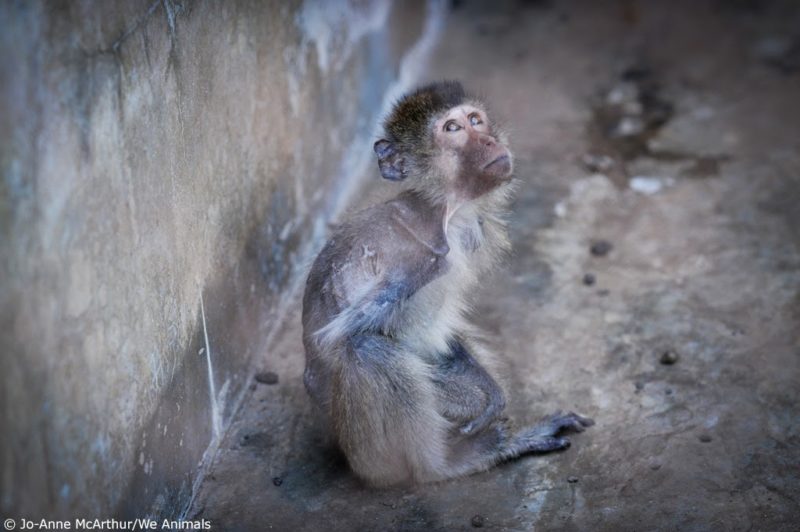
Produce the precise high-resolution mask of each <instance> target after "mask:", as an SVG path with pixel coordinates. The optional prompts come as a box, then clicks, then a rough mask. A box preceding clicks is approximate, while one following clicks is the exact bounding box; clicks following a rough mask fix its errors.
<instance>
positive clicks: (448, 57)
mask: <svg viewBox="0 0 800 532" xmlns="http://www.w3.org/2000/svg"><path fill="white" fill-rule="evenodd" d="M792 4H793V3H792V2H785V3H778V2H776V3H764V2H692V3H689V2H679V3H675V2H669V3H668V2H636V1H632V0H631V1H623V2H570V3H563V4H562V3H558V2H527V3H491V4H490V3H477V2H476V3H469V2H454V3H453V5H454V8H453V11H452V14H451V17H450V19H449V23H448V25H447V28H446V30H445V32H444V35H443V36H442V40H441V43H440V45H439V47H438V49H437V51H436V53H435V57H434V58H433V62H432V65H431V69H430V78H431V79H440V78H445V77H447V78H449V77H453V78H459V79H462V80H464V81H465V83H466V84H467V85H468V86H470V87H472V88H477V89H478V90H479V91H480V92H481V93H482V94H483V95H484V96H485V98H486V100H487V101H488V102H489V103H490V105H491V106H492V108H493V109H494V111H495V114H497V115H499V116H501V117H504V118H505V119H506V124H507V126H508V129H509V130H510V131H511V134H512V137H513V139H514V148H515V152H516V155H517V175H518V177H519V178H520V181H521V183H520V187H519V194H518V199H517V201H516V202H515V204H514V207H513V211H514V212H513V216H512V227H511V231H512V236H513V240H514V245H515V253H514V255H513V256H512V257H511V258H510V260H509V261H508V264H507V266H506V268H505V269H503V270H502V271H500V272H498V274H497V275H496V277H495V278H494V279H493V280H492V281H491V282H487V283H486V285H485V286H484V287H483V288H482V290H481V292H480V294H478V301H479V305H478V311H477V312H476V315H477V316H478V321H479V322H480V323H481V324H482V325H483V326H484V327H485V328H486V329H487V330H488V331H489V332H490V333H491V334H492V335H493V336H494V337H495V341H494V343H495V346H496V348H497V349H498V350H499V351H500V352H501V353H502V355H503V360H504V363H505V370H506V373H507V375H508V376H509V377H508V388H509V392H510V398H509V411H510V413H511V415H512V416H513V417H514V418H515V419H516V420H517V421H518V422H519V423H520V424H523V423H528V422H533V421H535V420H536V419H538V418H539V417H540V416H542V415H544V414H547V413H550V412H553V411H555V410H558V409H575V410H576V411H580V412H584V413H586V414H588V415H590V416H592V417H594V418H595V420H596V421H597V425H596V426H595V427H593V428H592V429H590V430H588V431H587V432H585V433H583V434H581V435H576V436H574V437H573V438H572V440H573V445H572V448H571V449H569V450H568V451H566V452H563V453H557V454H549V455H543V456H531V457H527V458H524V459H521V460H518V461H516V462H513V463H509V464H505V465H503V466H501V467H498V468H497V469H494V470H492V471H489V472H487V473H484V474H480V475H475V476H472V477H469V478H464V479H461V480H457V481H453V482H448V483H444V484H438V485H430V486H422V487H418V488H416V489H390V490H371V489H368V488H364V487H362V486H361V485H360V484H359V483H358V481H357V480H355V479H354V478H353V476H352V475H351V474H350V473H349V472H348V470H347V468H346V465H345V464H344V462H343V460H342V458H341V456H340V455H339V454H338V453H337V452H336V451H335V450H333V449H331V448H330V446H329V445H328V444H327V443H326V441H327V440H326V437H325V435H324V434H323V433H322V432H321V431H320V429H318V428H317V425H316V424H315V419H314V415H313V412H312V410H311V405H310V403H309V401H308V400H307V398H306V396H305V392H304V390H303V386H302V381H301V373H302V369H303V351H302V345H301V341H300V325H299V323H300V320H299V302H298V304H297V305H295V307H294V309H293V311H292V312H291V314H290V316H289V317H288V319H287V323H286V325H285V328H284V330H283V331H282V334H281V335H280V337H279V339H278V340H277V342H276V345H275V346H274V349H273V350H272V352H271V353H269V354H268V355H267V356H265V359H264V360H263V363H262V368H261V369H263V370H266V371H271V372H275V373H277V374H278V376H279V378H280V380H279V382H278V383H277V384H275V385H264V384H258V385H255V386H254V387H253V389H252V391H251V393H250V395H249V397H248V399H247V400H246V401H245V404H244V406H243V408H242V410H241V411H240V413H239V415H238V416H237V418H236V420H235V422H234V423H233V426H232V428H231V430H230V431H229V433H228V435H227V437H226V438H225V440H224V441H223V443H222V445H221V448H220V450H219V452H218V454H217V456H216V458H215V461H214V464H213V467H212V469H211V472H210V474H209V476H208V477H207V478H206V480H205V482H204V483H203V485H202V487H201V489H200V492H199V494H198V497H197V499H196V504H195V506H194V508H193V510H192V514H193V515H196V516H198V517H200V516H202V517H205V518H207V519H210V520H211V521H212V524H213V526H214V529H220V530H465V529H470V528H472V527H473V524H472V518H473V516H476V515H479V516H481V517H482V518H483V528H487V529H494V530H532V529H537V530H554V529H558V530H797V529H798V527H800V479H798V475H800V416H799V415H798V405H800V58H798V55H800V41H798V39H800V34H798V32H797V30H798V28H800V13H798V11H800V9H798V7H796V4H795V5H794V6H793V5H792ZM792 39H794V41H792ZM626 98H627V100H626ZM654 102H655V103H654ZM609 106H610V107H613V108H614V109H616V110H617V111H619V113H618V115H616V116H613V115H614V113H613V112H611V115H612V117H611V118H610V119H609V118H608V116H609V112H607V111H609ZM614 106H616V107H614ZM614 109H611V111H614ZM620 109H622V110H621V111H620ZM653 109H655V111H653ZM651 111H652V113H651ZM620 113H621V114H620ZM648 113H651V114H650V115H648ZM654 116H655V118H653V117H654ZM598 117H605V118H603V120H598ZM625 119H634V120H633V125H632V126H631V124H630V123H629V124H627V125H626V126H624V127H623V126H621V122H622V121H623V120H625ZM636 119H640V120H639V123H638V124H639V125H638V126H637V123H636ZM609 120H610V121H609ZM628 121H629V122H630V120H628ZM640 126H641V127H640ZM637 127H639V129H637ZM615 128H617V129H619V128H622V129H623V130H624V131H622V132H620V131H618V130H617V129H615ZM625 128H627V129H625ZM621 133H624V134H623V135H621V136H620V134H621ZM625 135H628V137H626V136H625ZM631 140H632V141H634V142H633V144H635V146H634V149H627V148H629V147H630V145H629V144H630V143H628V145H626V144H625V143H626V142H628V141H631ZM626 146H627V147H626ZM587 155H592V156H599V155H606V156H607V157H608V158H607V159H601V160H599V162H598V159H597V158H595V159H591V158H588V159H587V158H585V156H587ZM587 165H588V166H589V167H591V168H590V169H587ZM376 175H377V173H376ZM636 177H644V178H645V179H643V180H642V179H638V180H636V179H633V178H636ZM632 185H633V186H634V188H636V190H634V189H632V188H631V186H632ZM375 186H376V187H381V188H383V189H384V190H390V191H391V190H392V189H391V184H388V183H387V184H377V183H376V185H375ZM598 240H604V241H607V242H608V243H610V244H611V246H612V247H611V249H610V251H609V252H608V253H607V254H605V255H602V256H598V255H594V254H592V253H591V252H590V247H591V246H592V243H595V242H596V241H598ZM586 274H591V276H593V278H592V277H589V278H586ZM592 281H594V282H593V283H592ZM665 353H669V354H668V355H666V357H667V358H669V357H673V358H672V360H665V361H667V362H672V361H674V363H672V364H664V363H662V361H661V359H662V357H664V356H665ZM674 357H677V360H674ZM570 477H574V478H570ZM568 478H569V479H570V480H572V482H569V481H568Z"/></svg>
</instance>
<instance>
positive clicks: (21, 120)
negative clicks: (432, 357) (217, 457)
mask: <svg viewBox="0 0 800 532" xmlns="http://www.w3.org/2000/svg"><path fill="white" fill-rule="evenodd" d="M438 16H439V15H437V7H436V6H435V5H434V6H433V7H431V6H426V5H425V4H422V3H420V2H418V3H406V2H404V3H403V5H402V6H398V5H392V4H391V3H390V2H388V1H381V0H375V1H368V2H363V1H356V0H352V1H351V2H349V3H348V2H323V1H321V0H320V1H319V2H306V3H304V4H301V3H299V2H261V1H255V0H254V1H252V2H244V1H243V2H211V1H208V2H203V1H198V2H184V3H178V2H175V1H171V0H164V1H158V2H153V1H152V0H146V1H130V2H89V1H78V2H63V3H60V2H17V3H8V2H5V3H3V4H2V6H0V57H2V63H0V171H2V179H0V257H2V262H1V263H0V350H1V351H0V362H1V363H2V371H1V373H0V375H1V376H0V379H1V380H2V392H0V401H1V402H0V420H2V432H3V434H2V438H0V466H1V470H2V473H1V474H2V478H0V488H1V489H2V497H1V498H0V510H1V511H2V512H1V513H2V514H3V515H5V516H9V515H10V516H19V517H27V518H41V517H45V516H48V517H68V516H78V517H103V516H109V515H114V514H118V515H134V516H143V515H145V514H147V513H150V514H152V515H176V514H178V513H179V512H180V511H181V509H182V508H183V507H184V506H185V504H186V503H187V501H188V499H189V497H190V494H191V489H192V481H193V479H195V478H196V475H197V471H198V470H197V467H198V464H199V463H200V462H201V459H202V457H203V454H204V453H206V452H207V450H209V449H210V451H213V448H214V447H213V444H214V442H215V441H216V436H218V435H219V434H220V432H221V431H224V428H225V425H226V421H227V420H228V419H229V417H230V415H231V413H232V411H233V410H234V409H235V407H236V405H237V403H238V401H239V399H240V397H241V396H242V390H246V386H247V384H248V379H249V377H250V368H251V367H252V366H253V363H254V361H255V360H257V359H258V357H267V358H268V357H270V356H272V354H271V353H270V352H269V338H270V333H271V332H272V331H274V330H275V327H276V326H277V325H278V322H279V320H280V317H281V308H282V302H284V301H285V300H286V298H287V297H289V295H290V294H291V293H292V291H293V290H296V289H297V287H298V286H300V282H301V281H302V270H303V264H304V261H306V260H307V259H308V256H309V254H310V253H313V250H314V249H315V248H316V247H317V246H318V245H319V244H320V242H321V239H322V238H323V237H324V233H325V227H326V224H327V222H328V221H329V219H330V217H331V216H332V215H334V214H335V212H336V211H337V209H338V208H339V206H340V205H341V204H342V202H343V201H345V200H346V199H347V197H348V195H349V193H350V191H352V190H354V188H353V184H354V183H357V181H356V178H357V175H358V173H359V169H360V168H361V165H362V164H363V163H364V161H368V160H369V159H370V157H371V151H370V150H371V140H372V138H371V135H372V133H373V131H374V130H373V128H374V126H375V124H376V122H377V120H378V117H379V115H380V113H381V109H382V107H383V106H385V103H386V100H387V97H388V98H391V95H392V94H393V93H396V92H397V91H398V90H399V89H400V88H401V87H402V86H403V85H404V83H407V82H408V81H409V79H410V78H411V77H413V73H411V72H410V71H408V67H409V66H410V65H412V64H413V63H414V62H417V61H418V60H419V56H420V54H422V53H424V45H425V43H429V42H430V40H431V38H432V32H433V31H434V30H435V24H433V23H432V22H431V21H432V20H434V19H435V18H436V17H438ZM420 39H421V41H420ZM415 43H416V45H417V46H416V47H414V45H415ZM409 50H411V53H412V54H413V55H412V56H410V57H406V62H405V63H403V62H402V60H403V58H404V56H406V54H407V53H409ZM404 65H405V67H404ZM398 78H401V79H400V80H399V81H398ZM291 356H302V353H293V354H291ZM209 445H211V447H209ZM207 454H208V453H207Z"/></svg>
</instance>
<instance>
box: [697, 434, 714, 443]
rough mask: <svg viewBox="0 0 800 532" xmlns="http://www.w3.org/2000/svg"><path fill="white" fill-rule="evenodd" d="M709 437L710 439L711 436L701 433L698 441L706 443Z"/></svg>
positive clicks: (709, 439)
mask: <svg viewBox="0 0 800 532" xmlns="http://www.w3.org/2000/svg"><path fill="white" fill-rule="evenodd" d="M711 439H712V438H711V436H709V435H708V434H701V435H700V441H701V442H703V443H708V442H710V441H711Z"/></svg>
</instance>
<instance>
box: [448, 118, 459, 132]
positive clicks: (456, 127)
mask: <svg viewBox="0 0 800 532" xmlns="http://www.w3.org/2000/svg"><path fill="white" fill-rule="evenodd" d="M459 129H461V126H459V125H458V124H457V123H456V122H455V120H448V121H447V123H446V124H445V125H444V130H445V131H448V132H450V133H452V132H453V131H458V130H459Z"/></svg>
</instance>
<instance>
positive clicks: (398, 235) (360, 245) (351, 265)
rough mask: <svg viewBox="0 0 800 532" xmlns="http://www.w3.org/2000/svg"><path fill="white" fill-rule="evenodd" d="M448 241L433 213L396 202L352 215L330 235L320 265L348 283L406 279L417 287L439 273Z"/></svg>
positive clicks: (392, 201) (444, 264)
mask: <svg viewBox="0 0 800 532" xmlns="http://www.w3.org/2000/svg"><path fill="white" fill-rule="evenodd" d="M449 251H450V247H449V246H448V244H447V239H446V237H445V235H444V232H443V230H442V227H441V221H439V222H438V223H437V222H436V214H435V213H433V214H432V213H430V212H424V211H422V209H420V208H419V206H418V205H416V204H414V203H410V202H408V201H404V200H403V199H395V200H391V201H388V202H386V203H381V204H379V205H375V206H373V207H370V208H368V209H366V210H364V211H361V212H359V213H356V214H355V215H354V216H352V217H351V218H350V219H349V220H347V221H346V222H345V223H343V224H342V225H341V226H340V227H339V229H338V230H337V231H336V232H335V233H334V235H333V236H332V237H331V240H330V241H329V242H328V245H327V246H326V249H325V250H323V253H322V255H325V257H324V259H323V260H322V262H323V263H324V265H320V266H321V267H327V268H330V270H331V275H334V276H338V277H343V278H344V277H346V278H347V279H348V281H349V282H348V283H347V284H351V283H352V281H358V280H367V279H370V278H371V279H384V278H388V279H393V280H395V279H405V280H408V281H409V282H411V283H413V284H415V285H417V286H421V285H422V284H425V283H426V282H429V281H430V280H432V279H433V278H435V277H436V276H438V275H440V274H441V273H443V271H444V269H445V268H446V261H445V260H444V258H445V256H446V255H447V254H448V252H449Z"/></svg>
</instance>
